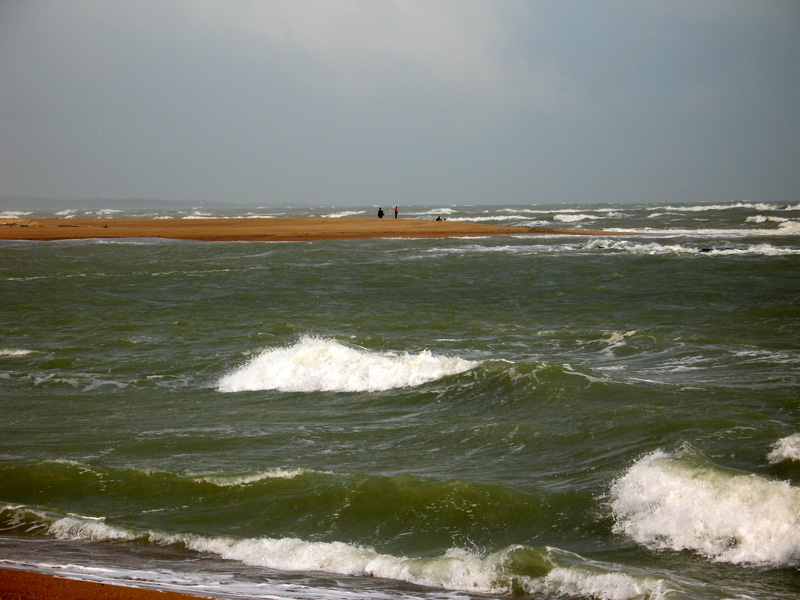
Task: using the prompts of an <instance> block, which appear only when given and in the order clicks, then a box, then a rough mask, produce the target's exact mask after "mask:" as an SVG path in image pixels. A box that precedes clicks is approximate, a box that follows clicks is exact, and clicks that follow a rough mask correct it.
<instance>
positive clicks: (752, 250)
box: [584, 238, 800, 256]
mask: <svg viewBox="0 0 800 600" xmlns="http://www.w3.org/2000/svg"><path fill="white" fill-rule="evenodd" d="M584 248H586V249H589V250H614V251H617V252H626V253H628V254H636V255H640V256H659V255H685V256H688V255H707V256H793V255H798V254H800V248H792V247H790V248H786V247H780V246H774V245H772V244H748V245H746V246H739V247H729V246H724V247H720V248H714V247H713V246H712V247H699V246H692V245H688V244H661V243H658V242H650V243H643V242H634V241H630V240H617V239H613V240H612V239H607V238H598V239H594V240H592V241H590V242H588V243H587V244H586V245H585V246H584Z"/></svg>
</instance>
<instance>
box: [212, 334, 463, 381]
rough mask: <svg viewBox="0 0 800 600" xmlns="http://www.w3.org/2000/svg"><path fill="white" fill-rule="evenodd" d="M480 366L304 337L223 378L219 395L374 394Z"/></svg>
mask: <svg viewBox="0 0 800 600" xmlns="http://www.w3.org/2000/svg"><path fill="white" fill-rule="evenodd" d="M477 364H478V363H476V362H473V361H469V360H464V359H461V358H450V357H445V356H436V355H434V354H431V353H430V352H429V351H427V350H424V351H422V352H420V353H418V354H408V353H402V354H396V353H394V352H372V351H369V350H365V349H361V348H352V347H349V346H345V345H343V344H340V343H339V342H337V341H335V340H331V339H322V338H316V337H310V336H305V337H303V338H301V339H300V341H298V342H297V343H296V344H294V345H293V346H289V347H288V348H275V349H270V350H265V351H264V352H262V353H261V354H259V355H258V356H256V357H255V358H253V359H252V360H250V361H249V362H248V363H246V364H245V365H243V366H242V367H240V368H238V369H236V370H235V371H233V372H232V373H229V374H228V375H225V376H224V377H222V378H221V379H220V380H219V382H218V385H217V389H218V390H219V391H221V392H242V391H257V390H279V391H283V392H314V391H327V392H373V391H382V390H389V389H394V388H401V387H408V386H417V385H422V384H423V383H427V382H430V381H434V380H436V379H440V378H442V377H446V376H448V375H454V374H456V373H461V372H463V371H467V370H469V369H471V368H473V367H475V366H477Z"/></svg>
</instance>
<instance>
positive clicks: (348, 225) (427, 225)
mask: <svg viewBox="0 0 800 600" xmlns="http://www.w3.org/2000/svg"><path fill="white" fill-rule="evenodd" d="M533 234H549V235H554V234H555V235H614V234H615V232H610V231H585V230H580V229H577V230H576V229H548V228H539V227H521V226H512V225H496V224H486V223H469V222H462V221H435V220H419V219H378V218H365V217H347V218H330V217H299V218H279V219H272V218H233V219H123V218H110V219H1V220H0V240H38V241H55V240H79V239H115V238H116V239H118V238H165V239H173V240H195V241H204V242H230V241H253V242H256V241H260V242H268V241H273V242H283V241H315V240H345V239H369V238H450V237H481V236H494V235H533Z"/></svg>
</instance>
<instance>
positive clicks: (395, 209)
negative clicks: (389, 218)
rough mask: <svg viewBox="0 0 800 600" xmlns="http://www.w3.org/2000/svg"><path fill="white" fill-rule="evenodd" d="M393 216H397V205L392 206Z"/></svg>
mask: <svg viewBox="0 0 800 600" xmlns="http://www.w3.org/2000/svg"><path fill="white" fill-rule="evenodd" d="M394 218H395V219H396V218H397V207H396V206H395V207H394Z"/></svg>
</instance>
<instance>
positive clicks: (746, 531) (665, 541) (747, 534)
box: [611, 448, 800, 567]
mask: <svg viewBox="0 0 800 600" xmlns="http://www.w3.org/2000/svg"><path fill="white" fill-rule="evenodd" d="M611 507H612V510H613V514H614V517H615V519H616V524H615V530H616V531H618V532H620V533H625V534H627V535H629V536H630V537H631V538H633V539H634V540H635V541H636V542H638V543H640V544H643V545H645V546H647V547H648V548H651V549H654V550H676V551H681V550H692V551H694V552H697V553H698V554H700V555H702V556H705V557H707V558H710V559H712V560H715V561H718V562H727V563H739V564H751V565H760V566H772V567H785V566H796V565H798V564H800V536H798V535H797V532H798V531H800V490H799V489H797V488H795V487H792V486H791V485H789V483H787V482H781V481H773V480H769V479H765V478H763V477H759V476H757V475H754V474H747V473H741V472H734V471H732V470H728V469H724V468H722V467H720V466H718V465H715V464H714V463H712V462H711V461H709V460H708V459H707V458H705V457H704V456H703V455H702V454H700V453H699V452H697V451H695V450H693V449H691V448H684V449H682V450H680V451H679V452H677V453H674V454H668V453H666V452H663V451H660V450H659V451H657V452H653V453H652V454H649V455H647V456H645V457H644V458H642V459H640V460H639V461H637V462H636V463H635V464H634V465H633V466H632V467H631V468H630V469H629V470H628V472H627V473H626V474H625V475H624V476H623V477H621V478H620V479H618V480H617V481H616V482H615V483H614V484H613V486H612V488H611Z"/></svg>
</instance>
